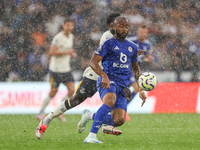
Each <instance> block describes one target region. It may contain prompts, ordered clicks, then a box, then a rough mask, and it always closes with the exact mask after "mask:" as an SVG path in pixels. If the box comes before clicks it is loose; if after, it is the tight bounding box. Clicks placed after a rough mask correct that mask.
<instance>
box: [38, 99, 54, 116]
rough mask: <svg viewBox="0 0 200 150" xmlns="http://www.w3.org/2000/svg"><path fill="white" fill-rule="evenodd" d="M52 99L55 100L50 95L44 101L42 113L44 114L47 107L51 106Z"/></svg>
mask: <svg viewBox="0 0 200 150" xmlns="http://www.w3.org/2000/svg"><path fill="white" fill-rule="evenodd" d="M52 98H53V97H51V96H50V95H48V96H47V97H46V98H45V99H44V100H43V102H42V106H41V110H40V113H44V109H45V108H46V107H47V105H48V104H49V102H50V101H51V99H52Z"/></svg>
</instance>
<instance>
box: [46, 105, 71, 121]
mask: <svg viewBox="0 0 200 150" xmlns="http://www.w3.org/2000/svg"><path fill="white" fill-rule="evenodd" d="M66 110H67V108H66V106H65V102H61V103H60V104H59V105H58V106H57V107H56V108H55V109H54V110H53V111H52V112H50V113H49V114H48V115H47V117H48V118H49V119H50V120H52V119H54V118H55V117H58V116H60V115H61V114H63V113H64V112H65V111H66ZM47 117H46V118H47Z"/></svg>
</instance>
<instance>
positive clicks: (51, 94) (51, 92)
mask: <svg viewBox="0 0 200 150" xmlns="http://www.w3.org/2000/svg"><path fill="white" fill-rule="evenodd" d="M57 91H58V90H51V91H50V93H49V95H50V96H51V97H54V96H55V95H56V93H57Z"/></svg>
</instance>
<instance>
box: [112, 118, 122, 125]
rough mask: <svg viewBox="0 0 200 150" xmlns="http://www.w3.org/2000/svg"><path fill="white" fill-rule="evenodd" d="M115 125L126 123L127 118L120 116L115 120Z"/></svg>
mask: <svg viewBox="0 0 200 150" xmlns="http://www.w3.org/2000/svg"><path fill="white" fill-rule="evenodd" d="M113 122H114V125H115V126H121V125H123V124H124V123H125V118H118V119H115V120H113Z"/></svg>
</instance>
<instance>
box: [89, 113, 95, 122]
mask: <svg viewBox="0 0 200 150" xmlns="http://www.w3.org/2000/svg"><path fill="white" fill-rule="evenodd" d="M94 116H95V113H93V112H91V113H89V114H88V119H89V120H94Z"/></svg>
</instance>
